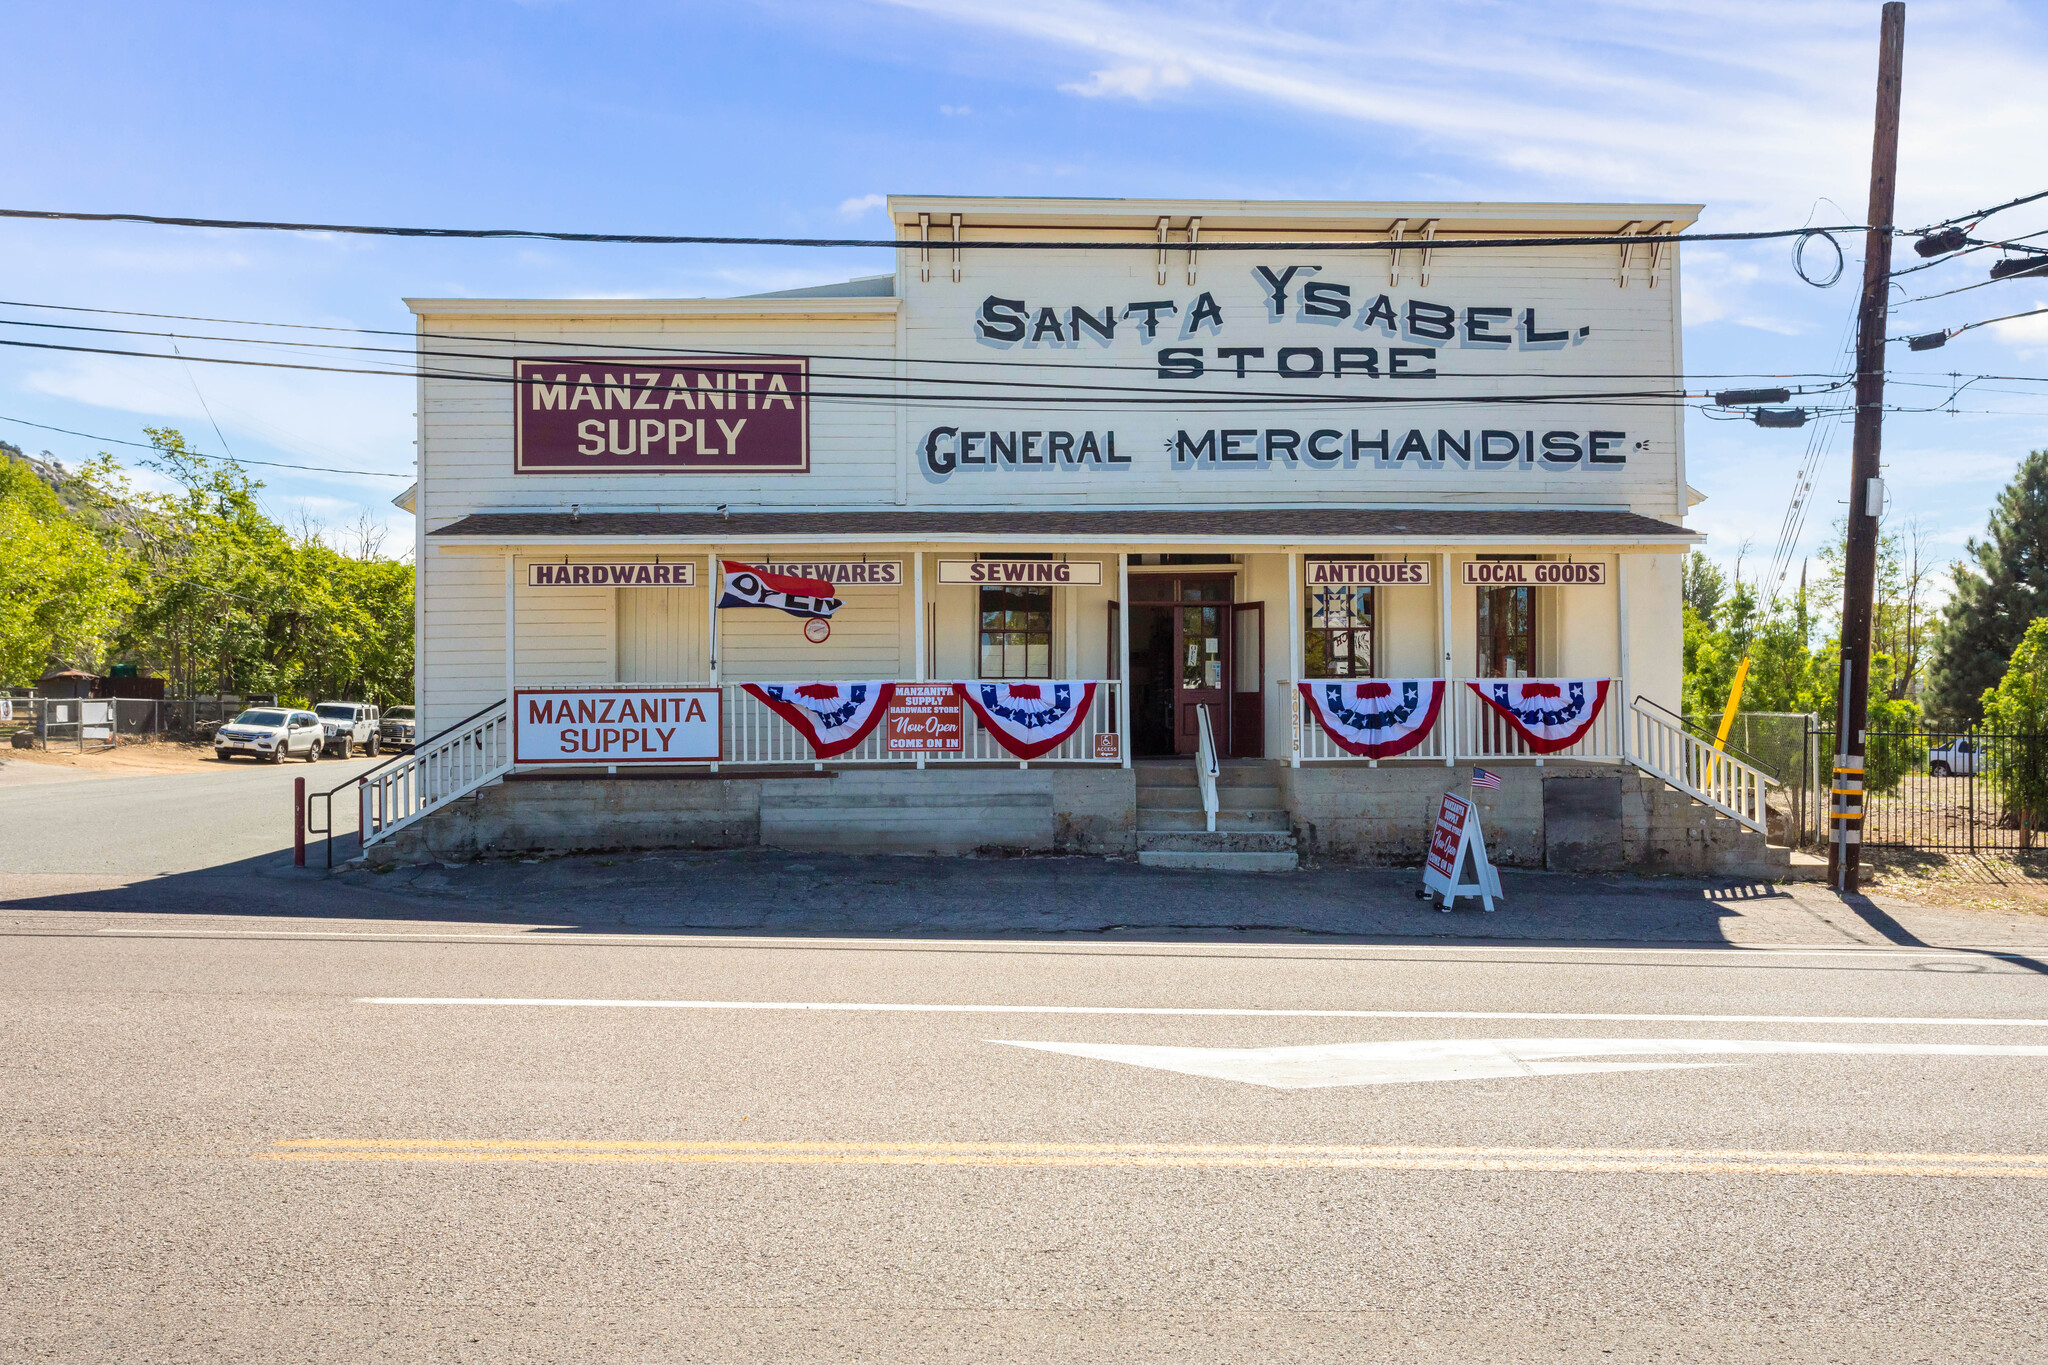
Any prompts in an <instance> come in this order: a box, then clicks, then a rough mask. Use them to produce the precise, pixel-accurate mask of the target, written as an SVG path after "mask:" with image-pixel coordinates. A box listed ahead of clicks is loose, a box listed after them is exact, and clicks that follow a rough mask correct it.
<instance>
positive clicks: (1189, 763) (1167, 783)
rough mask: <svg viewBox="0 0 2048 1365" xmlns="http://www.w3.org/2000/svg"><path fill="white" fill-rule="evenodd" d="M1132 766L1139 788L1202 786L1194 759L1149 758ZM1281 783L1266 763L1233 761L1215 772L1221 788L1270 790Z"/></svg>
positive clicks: (1243, 760) (1271, 766)
mask: <svg viewBox="0 0 2048 1365" xmlns="http://www.w3.org/2000/svg"><path fill="white" fill-rule="evenodd" d="M1133 766H1134V767H1135V768H1136V769H1137V773H1138V785H1139V786H1141V787H1194V786H1199V785H1200V783H1198V782H1197V781H1196V779H1195V761H1194V760H1193V759H1191V758H1190V759H1182V760H1178V761H1167V760H1164V759H1146V760H1142V761H1140V762H1139V763H1137V764H1134V765H1133ZM1278 782H1279V779H1278V778H1277V777H1276V776H1275V775H1274V772H1273V765H1272V764H1270V763H1267V762H1264V761H1263V760H1257V761H1254V760H1251V759H1241V760H1230V761H1226V762H1224V763H1221V764H1219V765H1218V766H1217V770H1216V785H1217V786H1218V787H1271V786H1276V785H1277V784H1278Z"/></svg>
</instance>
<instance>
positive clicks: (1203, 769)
mask: <svg viewBox="0 0 2048 1365" xmlns="http://www.w3.org/2000/svg"><path fill="white" fill-rule="evenodd" d="M1195 782H1196V784H1197V785H1198V786H1200V787H1201V789H1202V814H1203V816H1204V817H1205V818H1206V819H1207V821H1208V825H1209V833H1211V834H1214V833H1215V832H1216V810H1217V807H1218V806H1219V805H1220V804H1221V803H1220V802H1219V801H1218V800H1217V797H1216V727H1215V726H1213V725H1211V724H1210V723H1209V704H1208V703H1207V702H1203V703H1202V704H1201V705H1199V706H1197V707H1196V708H1195Z"/></svg>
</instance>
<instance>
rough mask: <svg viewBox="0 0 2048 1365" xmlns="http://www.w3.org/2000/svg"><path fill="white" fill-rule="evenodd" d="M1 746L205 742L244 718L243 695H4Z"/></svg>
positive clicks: (83, 747)
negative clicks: (224, 725)
mask: <svg viewBox="0 0 2048 1365" xmlns="http://www.w3.org/2000/svg"><path fill="white" fill-rule="evenodd" d="M0 702H4V704H0V745H11V746H12V747H15V748H37V749H81V750H91V749H104V748H108V747H111V746H112V745H114V744H117V743H121V742H124V741H146V740H148V739H151V738H155V737H162V738H165V739H201V738H204V737H206V736H207V735H209V734H211V733H212V732H213V730H214V729H215V728H216V727H218V726H219V725H221V724H222V723H223V722H225V721H230V720H233V719H234V718H235V717H236V716H237V715H239V714H241V712H242V710H243V709H244V707H245V705H246V703H245V701H244V700H243V698H241V697H237V696H230V695H222V696H217V697H183V698H178V699H176V700H163V701H153V700H150V699H148V698H139V697H36V696H27V697H5V698H4V699H0Z"/></svg>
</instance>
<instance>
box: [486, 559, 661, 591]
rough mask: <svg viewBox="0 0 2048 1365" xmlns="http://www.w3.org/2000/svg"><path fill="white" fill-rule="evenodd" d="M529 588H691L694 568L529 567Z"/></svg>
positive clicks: (590, 565) (616, 565)
mask: <svg viewBox="0 0 2048 1365" xmlns="http://www.w3.org/2000/svg"><path fill="white" fill-rule="evenodd" d="M526 586H527V587H529V588H694V587H696V586H697V566H696V565H695V564H693V563H691V562H690V561H688V560H684V561H683V562H682V563H680V564H577V563H569V564H529V565H527V566H526Z"/></svg>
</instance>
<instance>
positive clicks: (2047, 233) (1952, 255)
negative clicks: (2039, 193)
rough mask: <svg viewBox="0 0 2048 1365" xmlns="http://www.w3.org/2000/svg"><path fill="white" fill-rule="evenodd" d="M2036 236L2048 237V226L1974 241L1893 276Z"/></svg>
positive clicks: (1932, 266)
mask: <svg viewBox="0 0 2048 1365" xmlns="http://www.w3.org/2000/svg"><path fill="white" fill-rule="evenodd" d="M2036 237H2048V228H2043V229H2041V231H2039V232H2024V233H2021V234H2020V235H2019V236H2017V237H2005V238H2001V239H2000V240H1998V241H1995V242H1975V241H1973V242H1971V243H1970V244H1969V245H1968V246H1965V247H1962V248H1960V249H1958V250H1956V251H1951V252H1949V253H1948V254H1947V255H1946V256H1941V257H1938V258H1936V259H1934V260H1931V261H1923V262H1921V263H1920V264H1919V265H1909V266H1907V267H1906V268H1905V269H1904V270H1894V271H1893V272H1892V278H1893V279H1897V278H1898V277H1899V276H1901V275H1911V274H1914V273H1916V272H1918V271H1922V270H1932V269H1934V267H1936V266H1938V265H1947V264H1949V263H1950V262H1951V261H1958V260H1961V259H1962V258H1963V257H1965V256H1968V255H1971V254H1973V253H1975V252H1979V251H1989V250H1991V249H1992V248H1994V247H2018V246H2019V244H2020V243H2021V242H2027V241H2032V240H2033V239H2034V238H2036ZM2019 249H2020V250H2022V251H2027V250H2035V249H2037V248H2031V247H2020V248H2019Z"/></svg>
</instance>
